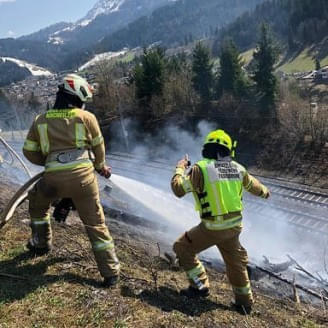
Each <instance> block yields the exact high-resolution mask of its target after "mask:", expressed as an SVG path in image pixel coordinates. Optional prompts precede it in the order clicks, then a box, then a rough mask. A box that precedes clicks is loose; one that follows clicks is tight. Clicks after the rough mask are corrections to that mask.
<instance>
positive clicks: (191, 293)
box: [180, 286, 210, 298]
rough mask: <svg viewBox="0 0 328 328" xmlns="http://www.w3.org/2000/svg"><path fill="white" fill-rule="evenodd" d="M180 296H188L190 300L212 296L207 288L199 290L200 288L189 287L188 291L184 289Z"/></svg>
mask: <svg viewBox="0 0 328 328" xmlns="http://www.w3.org/2000/svg"><path fill="white" fill-rule="evenodd" d="M180 295H182V296H186V297H188V298H200V297H207V296H208V295H210V291H209V289H208V288H207V287H204V288H202V289H198V288H195V287H192V286H189V287H188V288H186V289H182V290H181V291H180Z"/></svg>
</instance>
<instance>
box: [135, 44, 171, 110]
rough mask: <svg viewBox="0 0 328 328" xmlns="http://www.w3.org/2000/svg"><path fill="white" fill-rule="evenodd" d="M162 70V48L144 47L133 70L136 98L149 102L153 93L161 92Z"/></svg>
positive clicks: (162, 83) (159, 93)
mask: <svg viewBox="0 0 328 328" xmlns="http://www.w3.org/2000/svg"><path fill="white" fill-rule="evenodd" d="M164 70H165V63H164V50H163V49H161V48H155V49H151V50H147V49H145V50H144V54H143V56H142V58H141V64H139V65H137V66H136V67H135V70H134V80H135V84H136V98H137V99H139V100H143V101H144V102H145V103H146V104H149V103H150V102H151V99H152V97H153V96H154V95H161V94H162V93H163V88H164V73H165V72H164Z"/></svg>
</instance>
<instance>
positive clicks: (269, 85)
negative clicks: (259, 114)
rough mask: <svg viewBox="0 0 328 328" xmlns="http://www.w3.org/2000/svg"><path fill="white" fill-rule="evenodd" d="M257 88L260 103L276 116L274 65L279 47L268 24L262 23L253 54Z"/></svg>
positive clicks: (254, 78) (270, 113) (264, 108)
mask: <svg viewBox="0 0 328 328" xmlns="http://www.w3.org/2000/svg"><path fill="white" fill-rule="evenodd" d="M253 56H254V64H255V65H254V66H255V69H254V76H253V80H254V81H255V82H256V88H257V91H258V92H259V96H260V105H261V106H262V109H263V110H266V111H267V112H268V114H269V115H273V116H275V112H274V107H275V100H276V95H277V83H278V82H277V78H276V77H275V75H274V66H275V64H276V63H277V61H278V57H279V49H278V46H277V45H276V43H275V42H274V40H273V37H272V35H271V33H270V31H269V27H268V25H266V24H262V25H261V32H260V37H259V40H258V43H257V46H256V49H255V52H254V54H253Z"/></svg>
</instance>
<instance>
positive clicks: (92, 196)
mask: <svg viewBox="0 0 328 328" xmlns="http://www.w3.org/2000/svg"><path fill="white" fill-rule="evenodd" d="M92 93H93V88H92V87H91V86H90V85H89V83H88V82H87V81H86V80H85V79H84V78H82V77H80V76H78V75H76V74H69V75H67V76H65V78H64V81H63V84H61V85H60V86H59V90H58V92H57V97H56V102H55V105H54V108H53V109H50V110H48V111H47V112H46V113H44V114H41V115H38V116H37V117H36V118H35V120H34V122H33V124H32V126H31V128H30V130H29V132H28V135H27V138H26V140H25V143H24V147H23V152H24V155H25V157H26V158H27V159H28V160H29V161H31V162H32V163H33V164H36V165H41V166H44V167H45V174H44V175H43V177H42V179H41V180H40V181H39V182H38V183H37V184H36V185H35V187H34V189H32V190H31V191H30V192H29V196H28V198H29V213H30V216H31V228H32V237H31V239H30V240H29V242H28V244H27V247H28V248H29V249H30V251H32V252H34V253H35V254H38V255H42V254H44V253H47V252H48V251H49V250H50V249H51V247H52V233H51V226H50V207H51V204H52V202H53V201H55V200H58V199H61V198H71V199H72V201H73V203H74V206H75V207H76V209H77V211H78V213H79V215H80V218H81V220H82V221H83V223H84V225H85V228H86V231H87V234H88V236H89V239H90V242H91V244H92V249H93V252H94V255H95V259H96V262H97V264H98V268H99V271H100V274H101V275H102V276H103V277H104V281H103V286H105V287H110V286H112V285H114V284H116V283H117V282H118V280H119V269H120V264H119V261H118V259H117V256H116V254H115V248H114V242H113V239H112V237H111V235H110V233H109V231H108V228H107V226H106V224H105V217H104V212H103V208H102V206H101V204H100V199H99V188H98V183H97V178H96V175H95V170H96V171H97V172H98V173H99V174H100V175H102V176H104V177H106V178H109V177H110V175H111V168H110V167H109V166H107V165H106V163H105V146H104V139H103V137H102V134H101V131H100V128H99V124H98V122H97V119H96V117H95V116H94V115H93V114H91V113H90V112H88V111H86V110H83V108H84V104H85V102H87V101H89V100H91V99H92ZM90 152H93V154H94V158H95V159H94V161H92V160H91V159H90Z"/></svg>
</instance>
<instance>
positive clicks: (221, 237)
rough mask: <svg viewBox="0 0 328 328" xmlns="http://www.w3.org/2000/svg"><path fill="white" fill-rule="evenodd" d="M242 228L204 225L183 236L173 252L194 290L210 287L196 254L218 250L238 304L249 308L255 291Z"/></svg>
mask: <svg viewBox="0 0 328 328" xmlns="http://www.w3.org/2000/svg"><path fill="white" fill-rule="evenodd" d="M240 233H241V227H235V228H231V229H226V230H215V231H214V230H208V229H206V228H205V226H204V225H203V223H200V224H199V225H198V226H196V227H194V228H192V229H191V230H189V231H187V232H186V233H185V234H183V235H182V236H181V237H180V238H179V239H178V240H177V241H176V242H175V243H174V245H173V249H174V251H175V253H176V255H177V257H178V259H179V262H180V265H181V266H182V267H183V268H184V270H185V271H186V273H187V276H188V278H189V281H190V284H191V285H192V286H193V287H196V288H198V289H202V288H204V287H209V281H208V277H207V275H206V271H205V268H204V266H203V265H202V263H201V262H200V261H199V259H198V257H197V254H198V253H199V252H201V251H203V250H206V249H207V248H209V247H211V246H217V247H218V249H219V251H220V252H221V254H222V257H223V260H224V262H225V265H226V271H227V276H228V279H229V281H230V283H231V285H232V289H233V292H234V295H235V301H236V304H240V305H245V306H250V305H252V303H253V296H252V290H251V286H250V281H249V277H248V273H247V263H248V256H247V252H246V250H245V249H244V248H243V247H242V246H241V244H240V242H239V235H240Z"/></svg>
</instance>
